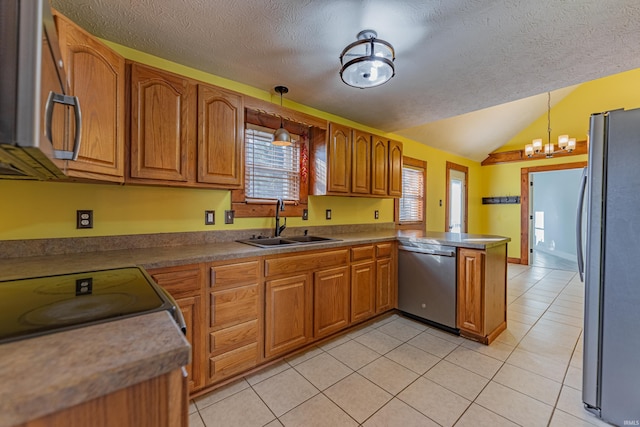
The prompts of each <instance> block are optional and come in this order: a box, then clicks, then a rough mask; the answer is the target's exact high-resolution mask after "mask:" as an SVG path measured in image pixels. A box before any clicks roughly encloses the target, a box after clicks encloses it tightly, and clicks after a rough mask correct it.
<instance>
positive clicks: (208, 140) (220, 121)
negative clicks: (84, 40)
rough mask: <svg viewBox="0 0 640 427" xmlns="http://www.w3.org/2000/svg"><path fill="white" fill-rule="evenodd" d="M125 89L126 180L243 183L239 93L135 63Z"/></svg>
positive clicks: (175, 183)
mask: <svg viewBox="0 0 640 427" xmlns="http://www.w3.org/2000/svg"><path fill="white" fill-rule="evenodd" d="M130 92H131V107H130V110H131V113H130V122H131V126H130V127H131V143H130V150H129V157H130V161H129V174H128V176H127V181H128V182H132V183H138V184H156V185H169V186H181V187H197V188H200V187H206V188H231V189H239V188H242V187H243V186H244V107H243V98H242V95H240V94H238V93H236V92H232V91H229V90H226V89H222V88H219V87H215V86H211V85H206V84H202V83H199V82H196V81H194V80H190V79H187V78H184V77H182V76H179V75H176V74H172V73H169V72H167V71H163V70H159V69H155V68H152V67H148V66H145V65H142V64H138V63H131V66H130Z"/></svg>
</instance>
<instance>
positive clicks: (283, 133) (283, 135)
mask: <svg viewBox="0 0 640 427" xmlns="http://www.w3.org/2000/svg"><path fill="white" fill-rule="evenodd" d="M273 90H275V91H276V93H279V94H280V106H281V107H282V94H284V93H288V92H289V89H288V88H287V87H286V86H276V87H275V88H273ZM272 143H273V145H280V146H283V147H286V146H289V145H291V134H290V133H289V132H288V131H287V130H286V129H285V128H284V126H283V124H282V116H280V128H279V129H278V130H276V131H275V133H274V134H273V142H272Z"/></svg>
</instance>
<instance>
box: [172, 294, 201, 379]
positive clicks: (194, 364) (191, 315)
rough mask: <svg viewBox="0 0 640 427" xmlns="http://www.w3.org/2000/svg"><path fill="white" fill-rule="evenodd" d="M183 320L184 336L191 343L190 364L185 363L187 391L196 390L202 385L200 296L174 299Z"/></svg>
mask: <svg viewBox="0 0 640 427" xmlns="http://www.w3.org/2000/svg"><path fill="white" fill-rule="evenodd" d="M176 303H177V304H178V307H180V311H181V312H182V316H183V317H184V322H185V324H186V327H187V334H186V338H187V341H189V344H191V364H189V365H187V373H188V376H189V391H193V390H196V389H198V388H200V387H202V385H203V384H202V371H201V369H202V363H201V360H200V359H201V355H202V339H201V338H200V335H201V329H200V328H201V323H202V321H201V319H202V314H201V313H200V310H201V307H202V304H201V303H200V296H198V295H196V296H192V297H186V298H180V299H177V300H176Z"/></svg>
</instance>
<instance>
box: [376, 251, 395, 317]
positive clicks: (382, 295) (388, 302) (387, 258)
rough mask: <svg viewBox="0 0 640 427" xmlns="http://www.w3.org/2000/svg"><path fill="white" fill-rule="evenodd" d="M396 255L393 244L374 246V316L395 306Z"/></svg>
mask: <svg viewBox="0 0 640 427" xmlns="http://www.w3.org/2000/svg"><path fill="white" fill-rule="evenodd" d="M396 253H397V251H396V248H395V243H391V242H389V243H378V244H377V245H376V314H378V313H383V312H385V311H388V310H391V309H393V308H396V306H397V299H398V292H397V290H398V283H397V282H398V281H397V274H396V262H397V257H396V255H395V254H396Z"/></svg>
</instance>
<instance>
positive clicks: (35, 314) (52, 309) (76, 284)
mask: <svg viewBox="0 0 640 427" xmlns="http://www.w3.org/2000/svg"><path fill="white" fill-rule="evenodd" d="M161 310H169V311H171V312H172V314H173V312H174V310H176V307H175V306H174V304H173V303H172V302H171V301H170V300H169V298H168V297H167V296H166V294H165V293H164V292H163V291H162V290H161V289H160V288H159V287H158V286H157V285H156V284H155V283H154V282H153V280H152V279H151V278H150V277H149V276H148V275H147V274H146V273H145V272H144V271H143V270H142V269H140V268H137V267H128V268H118V269H111V270H98V271H89V272H82V273H72V274H63V275H57V276H47V277H34V278H27V279H20V280H10V281H0V343H3V342H8V341H14V340H17V339H23V338H27V337H32V336H36V335H42V334H46V333H51V332H56V331H60V330H64V329H71V328H77V327H81V326H86V325H89V324H94V323H100V322H105V321H108V320H115V319H117V318H123V317H130V316H135V315H140V314H144V313H150V312H153V311H161Z"/></svg>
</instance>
